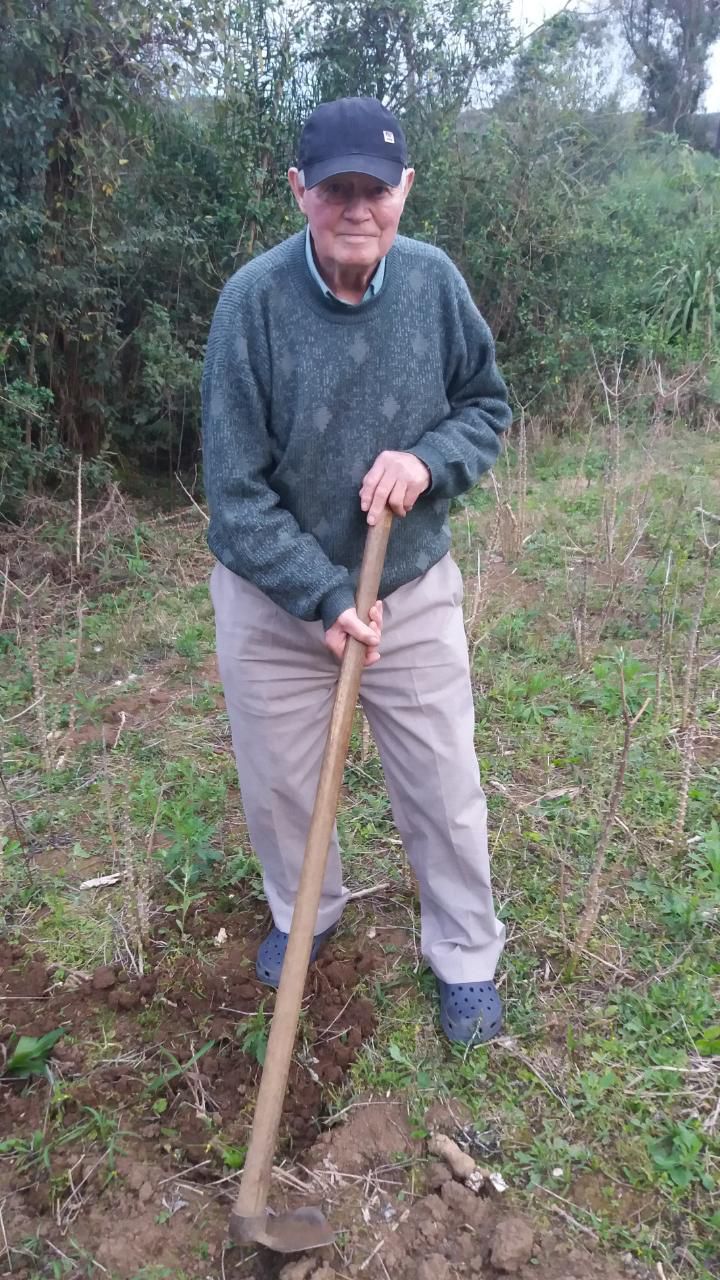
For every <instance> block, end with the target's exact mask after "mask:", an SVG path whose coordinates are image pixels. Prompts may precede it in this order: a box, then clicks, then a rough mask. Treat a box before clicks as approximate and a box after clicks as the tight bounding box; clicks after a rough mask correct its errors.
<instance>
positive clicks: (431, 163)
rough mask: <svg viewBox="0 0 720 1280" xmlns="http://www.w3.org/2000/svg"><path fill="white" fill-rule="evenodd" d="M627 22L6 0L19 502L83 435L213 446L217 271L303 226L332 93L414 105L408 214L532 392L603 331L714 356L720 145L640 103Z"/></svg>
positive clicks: (562, 378) (463, 2)
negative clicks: (625, 88) (524, 22)
mask: <svg viewBox="0 0 720 1280" xmlns="http://www.w3.org/2000/svg"><path fill="white" fill-rule="evenodd" d="M604 39H605V27H604V24H603V20H602V19H599V20H592V19H589V18H580V17H577V16H574V15H572V14H570V13H562V14H560V15H559V16H558V17H557V18H556V19H554V20H553V21H551V22H550V23H548V24H546V25H545V26H544V27H543V28H541V30H540V31H539V32H537V33H536V34H535V36H534V37H532V38H531V39H530V40H529V41H527V42H526V43H525V44H524V45H523V46H522V48H521V50H520V53H519V56H518V47H519V46H518V43H517V33H514V32H513V30H512V27H511V23H510V19H509V4H508V3H507V0H452V2H451V3H445V4H441V3H439V2H437V0H408V2H406V3H396V2H394V0H393V2H391V3H380V2H379V0H341V2H340V3H332V4H331V3H327V2H326V0H308V3H307V4H306V5H305V7H304V10H303V11H302V13H300V12H299V11H298V10H297V8H296V7H295V6H293V7H287V8H286V7H285V6H283V5H282V4H277V3H275V2H274V0H241V2H240V3H234V2H231V0H192V2H191V3H190V2H189V3H181V2H179V0H161V3H159V4H156V5H154V6H150V5H149V4H148V3H147V0H5V3H4V6H3V8H2V10H1V11H0V80H1V81H2V83H3V85H4V86H6V88H5V92H4V94H3V98H2V101H1V102H0V505H1V506H3V507H4V509H5V510H9V511H10V512H12V510H13V505H14V504H17V501H18V500H19V499H20V498H21V496H22V494H23V493H24V492H25V491H26V490H27V488H28V486H30V485H33V484H34V485H38V484H40V483H41V482H42V481H43V480H52V481H53V482H58V481H62V480H63V477H65V476H69V475H70V474H71V472H72V470H73V465H74V464H73V462H72V458H71V454H72V452H73V451H74V450H77V449H81V450H82V452H83V454H84V456H85V458H86V459H88V460H91V462H89V465H88V470H87V473H86V479H87V480H88V481H90V480H92V478H93V476H95V477H96V478H98V479H100V478H102V476H103V475H104V474H106V473H107V469H108V467H109V466H111V465H113V466H116V465H118V462H119V461H121V460H122V461H123V462H124V463H127V462H130V463H131V464H133V465H136V466H137V465H138V464H140V465H141V466H144V467H145V468H148V467H153V468H157V467H163V468H168V469H169V472H170V473H172V472H173V471H174V470H175V468H176V467H177V466H178V465H180V466H187V465H190V464H192V463H193V462H194V461H195V459H196V456H197V446H198V425H199V424H198V380H199V371H200V364H201V359H202V352H203V347H204V342H205V337H206V333H207V328H208V324H209V320H210V317H211V314H212V310H213V306H214V303H215V300H216V298H217V295H218V291H219V290H220V288H221V287H222V283H223V281H224V280H225V279H226V278H227V276H228V275H229V274H230V273H231V272H232V271H233V270H235V269H236V268H237V267H238V266H240V265H242V263H243V262H245V261H247V259H248V258H249V257H251V256H252V255H253V254H256V253H258V252H261V251H262V250H263V249H265V248H266V247H268V246H269V245H271V244H273V243H275V242H277V241H278V240H279V239H281V238H283V237H284V236H286V235H287V234H288V233H290V232H291V231H292V230H294V229H295V228H296V227H297V226H298V225H299V222H298V215H297V214H296V213H295V211H294V210H293V208H292V206H291V202H290V199H289V195H288V191H287V186H286V181H285V171H286V168H287V165H288V163H289V162H291V161H292V159H293V151H294V145H295V140H296V138H297V134H298V131H299V127H300V124H301V121H302V119H303V116H304V115H305V114H306V112H307V111H308V110H309V109H310V108H311V107H312V106H313V105H314V103H316V102H317V101H320V100H322V99H323V98H327V97H330V96H336V95H340V94H345V93H372V94H378V95H380V96H381V97H382V98H383V99H384V100H385V101H387V102H388V103H389V104H390V105H391V106H392V107H393V108H394V109H395V110H396V111H398V113H399V114H400V115H401V116H402V118H403V120H404V123H405V126H406V131H407V133H408V137H409V139H410V142H411V147H412V158H413V161H414V163H415V165H416V167H417V170H418V178H417V181H416V185H415V189H414V191H413V196H412V198H411V202H410V204H409V206H408V210H407V211H406V221H405V224H404V230H406V231H407V232H408V233H410V234H413V235H416V236H420V237H422V238H427V239H431V240H433V241H435V242H436V243H438V244H440V245H442V246H443V247H444V248H445V249H447V251H448V252H449V253H450V254H452V256H453V257H454V258H455V260H456V261H457V262H458V263H459V265H460V266H461V268H462V270H463V271H464V272H465V274H466V276H467V278H468V280H469V282H470V285H471V287H472V289H473V292H474V294H475V296H476V298H477V301H478V303H479V305H480V306H481V308H482V309H483V310H484V311H485V313H486V314H487V317H488V320H489V321H490V323H491V325H492V326H493V328H494V330H495V332H496V334H497V337H498V342H499V347H500V354H501V357H502V360H503V367H504V369H505V370H506V372H507V374H508V376H509V378H510V381H511V383H512V386H513V390H514V392H515V394H516V396H517V398H518V400H520V401H521V402H523V403H527V402H529V401H530V400H534V401H535V402H536V403H541V402H542V401H543V399H545V400H547V398H548V397H549V396H550V395H551V394H554V393H555V392H556V391H557V388H558V386H564V385H566V384H567V383H569V382H570V381H572V380H573V379H574V378H575V377H576V376H577V375H578V374H580V373H582V371H583V370H584V369H585V368H588V367H592V363H593V354H594V356H596V357H597V358H598V359H599V360H603V359H605V358H612V357H614V356H615V355H616V354H617V353H618V352H619V351H620V350H623V351H625V352H626V359H632V358H633V357H635V356H637V355H639V354H640V353H643V354H646V353H647V352H652V353H653V354H655V355H659V356H663V357H673V356H676V357H679V358H687V357H688V356H690V357H695V356H701V355H702V356H708V354H709V355H710V356H711V357H712V353H713V352H715V353H716V352H717V348H718V305H719V304H718V299H719V298H720V258H719V255H718V245H719V244H720V211H719V209H720V201H719V200H718V195H719V194H720V163H718V161H717V160H716V159H715V158H713V157H712V156H710V155H708V154H703V153H700V152H695V151H693V150H691V149H690V147H689V146H688V144H687V143H686V142H685V141H684V140H682V139H681V138H680V137H679V133H678V132H676V133H675V134H663V133H659V132H658V131H657V130H656V129H655V130H652V131H649V130H647V129H646V124H645V121H644V119H643V117H642V115H641V113H637V114H634V113H628V112H627V111H626V110H621V109H620V105H619V103H618V102H617V101H615V100H614V99H613V98H612V97H611V96H608V94H607V93H606V92H605V91H604V90H603V76H602V65H603V47H604V46H603V42H604ZM706 45H707V47H708V48H709V44H708V43H707V41H706ZM706 51H707V50H706ZM696 63H697V59H696ZM678 74H679V75H681V74H682V68H681V69H680V71H679V72H678ZM692 74H693V75H694V77H695V81H694V83H696V82H697V79H698V70H697V65H696V64H694V66H693V72H692ZM693 102H694V103H695V105H697V98H696V97H695V98H694V99H693Z"/></svg>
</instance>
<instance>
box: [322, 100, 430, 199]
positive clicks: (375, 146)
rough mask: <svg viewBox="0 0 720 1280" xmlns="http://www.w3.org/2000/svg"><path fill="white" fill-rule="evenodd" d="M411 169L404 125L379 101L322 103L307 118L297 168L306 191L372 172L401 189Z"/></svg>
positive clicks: (382, 180)
mask: <svg viewBox="0 0 720 1280" xmlns="http://www.w3.org/2000/svg"><path fill="white" fill-rule="evenodd" d="M406 167H407V146H406V143H405V135H404V133H403V131H402V129H401V127H400V124H399V122H398V121H397V119H396V118H395V116H394V115H393V114H392V112H391V111H388V110H387V108H386V107H384V106H383V105H382V103H381V102H378V100H377V98H338V99H336V101H335V102H322V103H321V104H320V106H319V107H316V109H315V111H313V113H312V115H311V116H309V117H308V119H307V121H306V124H305V128H304V129H303V131H302V135H301V137H300V146H299V148H298V169H302V171H303V174H304V177H305V186H306V187H315V186H317V184H318V182H323V181H324V179H325V178H333V177H334V176H335V174H337V173H367V174H368V175H369V177H371V178H378V179H379V180H380V182H387V184H388V186H391V187H398V186H399V185H400V181H401V179H402V174H403V169H405V168H406Z"/></svg>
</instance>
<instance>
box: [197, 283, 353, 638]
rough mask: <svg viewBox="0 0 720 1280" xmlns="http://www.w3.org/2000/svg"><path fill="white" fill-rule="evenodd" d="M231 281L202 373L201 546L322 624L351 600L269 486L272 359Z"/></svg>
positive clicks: (248, 301) (253, 314)
mask: <svg viewBox="0 0 720 1280" xmlns="http://www.w3.org/2000/svg"><path fill="white" fill-rule="evenodd" d="M250 292H251V291H250V290H247V289H244V288H242V284H241V282H240V281H239V280H238V278H237V277H235V278H234V279H233V280H231V281H229V283H228V284H227V285H226V286H225V289H224V290H223V293H222V295H221V297H220V301H219V302H218V305H217V308H216V311H215V316H214V318H213V322H212V326H211V329H210V338H209V341H208V348H207V353H206V356H205V365H204V369H203V378H202V407H203V472H204V480H205V491H206V494H207V498H208V504H209V507H210V525H209V529H208V544H209V546H210V549H211V551H212V552H213V554H214V555H215V556H216V557H217V559H218V560H220V562H221V563H222V564H224V565H225V567H226V568H227V569H230V570H231V571H232V572H233V573H236V574H238V576H239V577H241V578H244V579H246V581H248V582H252V583H253V585H254V586H256V587H258V588H259V590H260V591H263V592H264V593H265V595H267V596H269V597H270V599H271V600H274V601H275V603H276V604H278V605H280V606H281V608H283V609H285V610H286V612H287V613H291V614H293V615H294V616H295V617H297V618H303V619H306V620H313V619H316V618H318V617H320V618H322V620H323V623H324V625H325V627H326V628H327V627H329V626H331V625H332V623H333V622H334V621H335V619H336V618H337V617H338V616H339V614H341V613H342V612H343V611H344V610H345V609H348V608H352V607H353V606H354V604H355V593H354V590H353V586H352V583H351V580H350V575H349V574H348V572H347V569H345V568H343V567H342V566H339V565H334V564H332V562H331V561H330V560H329V559H328V557H327V556H326V554H325V552H324V551H323V549H322V547H321V546H320V543H319V542H318V541H317V539H316V538H314V537H313V536H312V534H310V533H306V532H304V531H303V530H302V529H301V528H300V526H299V524H298V523H297V520H296V519H295V517H294V516H293V515H292V513H291V512H290V511H288V510H287V509H286V508H284V507H283V506H282V505H281V503H280V498H279V496H278V494H277V493H276V492H275V490H274V489H273V488H272V485H271V484H270V479H269V477H270V476H271V474H272V471H273V467H274V465H275V459H274V455H273V448H272V440H271V438H270V434H269V431H268V417H269V405H270V360H269V355H268V351H267V344H266V341H265V326H264V323H263V317H262V314H261V313H260V309H259V308H258V307H257V306H253V299H252V297H248V293H250Z"/></svg>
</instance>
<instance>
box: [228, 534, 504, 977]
mask: <svg viewBox="0 0 720 1280" xmlns="http://www.w3.org/2000/svg"><path fill="white" fill-rule="evenodd" d="M210 590H211V595H212V600H213V605H214V608H215V618H216V625H217V652H218V660H219V666H220V675H221V678H222V682H223V687H224V691H225V701H226V704H227V709H228V715H229V717H230V727H231V731H232V740H233V747H234V750H235V756H236V759H237V767H238V775H239V780H240V790H241V794H242V800H243V806H244V809H245V818H246V821H247V825H248V830H249V832H250V838H251V840H252V843H253V847H254V849H255V852H256V853H257V855H258V857H259V859H260V862H261V863H262V867H263V872H264V883H265V892H266V893H267V897H268V902H269V904H270V909H271V911H272V914H273V918H274V920H275V924H276V925H277V927H278V928H279V929H282V930H284V931H285V932H287V931H288V930H289V928H290V922H291V919H292V912H293V903H294V900H295V893H296V891H297V886H298V883H299V879H300V869H301V865H302V858H303V851H304V845H305V837H306V834H307V829H308V825H309V822H310V814H311V812H312V807H313V802H314V799H315V790H316V786H317V779H318V774H319V770H320V762H321V759H322V754H323V749H324V746H325V737H326V733H327V728H328V722H329V718H330V712H331V708H332V700H333V694H334V691H335V684H336V681H337V675H338V665H337V662H336V660H335V659H334V658H333V657H332V655H331V654H330V652H329V650H328V649H327V648H326V646H325V644H324V640H323V626H322V623H321V622H301V621H299V620H298V619H297V618H294V617H292V616H291V615H290V614H288V613H286V612H285V611H284V610H283V609H281V608H280V607H279V606H278V605H276V604H274V603H273V601H272V600H270V598H269V597H268V596H265V595H263V593H262V592H261V591H259V590H258V589H257V588H256V587H253V586H251V585H250V583H248V582H245V581H244V580H243V579H242V578H239V577H237V575H236V574H234V573H231V572H230V571H229V570H228V569H226V568H225V567H224V566H223V565H221V564H219V563H218V564H216V565H215V568H214V569H213V573H212V577H211V582H210ZM461 605H462V577H461V574H460V571H459V569H458V567H457V565H456V564H455V562H454V561H453V560H452V559H451V557H450V556H449V555H447V556H445V557H444V558H443V559H442V560H440V561H439V563H438V564H436V565H434V566H433V567H432V568H431V569H429V570H428V571H427V573H424V574H423V575H422V577H419V578H416V579H415V580H414V581H413V582H410V583H408V584H407V585H406V586H404V587H400V588H399V590H397V591H394V592H393V593H392V595H390V596H389V597H388V598H387V599H386V600H385V606H384V625H383V638H382V644H381V654H382V658H381V661H380V662H378V663H376V664H375V665H374V666H372V667H369V668H367V669H366V671H365V672H364V674H363V678H362V685H361V690H360V697H361V701H362V704H363V707H364V709H365V713H366V715H367V718H368V720H369V722H370V727H371V729H372V733H373V737H374V738H375V741H376V742H377V745H378V749H379V751H380V757H381V760H382V765H383V769H384V772H385V778H386V782H387V788H388V793H389V795H390V800H391V803H392V811H393V817H394V820H395V823H396V826H397V828H398V831H399V832H400V835H401V836H402V840H403V844H404V846H405V849H406V851H407V854H408V857H409V859H410V862H411V864H412V867H413V869H414V871H415V875H416V876H417V879H418V883H419V885H420V905H421V915H422V928H421V943H422V951H423V955H424V956H425V958H426V960H427V961H428V963H429V964H430V966H431V968H432V969H433V970H434V971H435V973H436V974H437V976H438V977H439V978H442V979H443V980H444V981H445V982H482V981H487V980H489V979H491V978H492V977H493V975H494V973H495V966H496V964H497V961H498V958H499V956H500V953H501V952H502V948H503V942H504V937H505V930H504V927H503V925H502V924H501V923H500V922H499V921H498V920H497V919H496V917H495V911H494V907H493V898H492V890H491V887H490V867H489V862H488V848H487V807H486V804H485V796H484V794H483V791H482V788H481V786H480V778H479V772H478V765H477V757H476V755H475V748H474V743H473V720H474V715H473V699H472V690H471V686H470V674H469V663H468V652H467V643H466V640H465V632H464V629H463V618H462V607H461ZM346 901H347V890H346V889H345V887H344V885H343V881H342V871H341V866H340V853H339V849H338V842H337V834H336V833H335V834H334V835H333V839H332V843H331V847H330V853H329V858H328V867H327V874H326V876H325V883H324V886H323V894H322V899H321V902H320V911H319V915H318V925H317V932H320V931H321V930H323V929H327V928H328V927H329V926H330V925H332V924H334V923H335V922H336V921H337V920H338V919H339V917H340V915H341V913H342V909H343V907H344V905H345V903H346Z"/></svg>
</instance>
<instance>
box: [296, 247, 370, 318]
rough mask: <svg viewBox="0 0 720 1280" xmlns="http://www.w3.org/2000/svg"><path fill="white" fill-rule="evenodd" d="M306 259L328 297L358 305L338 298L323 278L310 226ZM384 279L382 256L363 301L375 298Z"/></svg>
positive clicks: (318, 283)
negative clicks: (316, 262) (314, 254)
mask: <svg viewBox="0 0 720 1280" xmlns="http://www.w3.org/2000/svg"><path fill="white" fill-rule="evenodd" d="M305 260H306V262H307V264H308V270H309V272H310V275H311V276H312V278H313V280H314V281H315V283H316V284H317V286H318V288H319V289H321V290H322V292H323V294H324V296H325V297H326V298H334V299H335V301H336V302H342V304H343V306H345V307H354V306H357V305H358V304H357V303H355V302H346V301H345V299H344V298H338V296H337V294H335V293H333V291H332V289H331V288H330V286H329V285H328V284H327V283H326V281H325V280H323V278H322V276H321V275H320V272H319V271H318V269H317V266H316V265H315V258H314V257H313V251H312V237H311V235H310V228H309V227H307V228H306V230H305ZM384 279H385V259H384V258H381V259H380V261H379V263H378V265H377V269H376V271H375V274H374V276H373V278H372V280H371V281H370V283H369V285H368V287H367V289H366V291H365V295H364V297H363V299H362V301H363V302H367V301H368V299H369V298H374V297H375V294H376V293H379V292H380V290H381V289H382V286H383V281H384Z"/></svg>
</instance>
